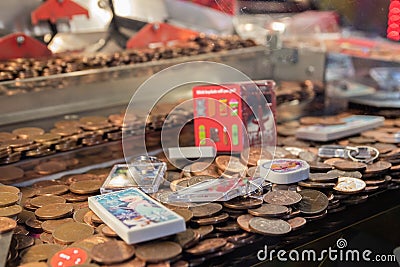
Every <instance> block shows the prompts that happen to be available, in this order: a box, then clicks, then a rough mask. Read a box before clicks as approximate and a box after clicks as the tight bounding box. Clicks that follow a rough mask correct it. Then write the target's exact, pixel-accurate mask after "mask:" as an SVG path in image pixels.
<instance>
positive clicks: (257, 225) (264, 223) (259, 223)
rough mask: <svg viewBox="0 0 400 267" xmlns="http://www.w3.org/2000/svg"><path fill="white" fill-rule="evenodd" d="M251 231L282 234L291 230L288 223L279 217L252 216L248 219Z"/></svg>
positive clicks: (273, 234) (264, 233)
mask: <svg viewBox="0 0 400 267" xmlns="http://www.w3.org/2000/svg"><path fill="white" fill-rule="evenodd" d="M249 227H250V229H251V230H252V231H254V232H256V233H259V234H263V235H272V236H275V235H284V234H287V233H289V232H290V231H291V230H292V227H291V226H290V224H289V223H287V222H286V221H284V220H279V219H267V218H261V217H254V218H252V219H251V220H250V221H249Z"/></svg>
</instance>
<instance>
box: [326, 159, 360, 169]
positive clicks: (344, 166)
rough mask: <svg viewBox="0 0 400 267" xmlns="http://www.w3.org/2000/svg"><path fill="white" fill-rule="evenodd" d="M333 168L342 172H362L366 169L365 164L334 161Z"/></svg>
mask: <svg viewBox="0 0 400 267" xmlns="http://www.w3.org/2000/svg"><path fill="white" fill-rule="evenodd" d="M333 167H335V168H336V169H338V170H342V171H364V170H365V169H366V168H367V164H365V163H362V162H355V161H346V160H342V161H336V162H334V163H333Z"/></svg>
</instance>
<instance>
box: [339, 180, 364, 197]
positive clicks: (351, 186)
mask: <svg viewBox="0 0 400 267" xmlns="http://www.w3.org/2000/svg"><path fill="white" fill-rule="evenodd" d="M366 186H367V185H366V183H365V182H364V181H363V180H361V179H358V178H353V177H340V178H339V180H338V182H337V184H336V186H335V187H334V188H333V189H334V190H336V191H338V192H340V193H342V194H355V193H359V192H361V191H363V190H364V188H365V187H366Z"/></svg>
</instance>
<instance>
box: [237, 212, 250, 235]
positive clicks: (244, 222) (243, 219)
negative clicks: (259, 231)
mask: <svg viewBox="0 0 400 267" xmlns="http://www.w3.org/2000/svg"><path fill="white" fill-rule="evenodd" d="M253 218H254V216H253V215H251V214H244V215H240V216H239V217H238V218H237V219H236V221H237V223H238V224H239V226H240V228H242V229H243V230H245V231H247V232H251V229H250V226H249V221H250V220H251V219H253Z"/></svg>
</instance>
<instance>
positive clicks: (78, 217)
mask: <svg viewBox="0 0 400 267" xmlns="http://www.w3.org/2000/svg"><path fill="white" fill-rule="evenodd" d="M89 211H90V209H89V208H82V209H78V210H76V211H75V212H74V215H73V216H72V217H73V218H74V221H76V222H80V223H83V222H85V221H84V217H85V215H86V213H88V212H89Z"/></svg>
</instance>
